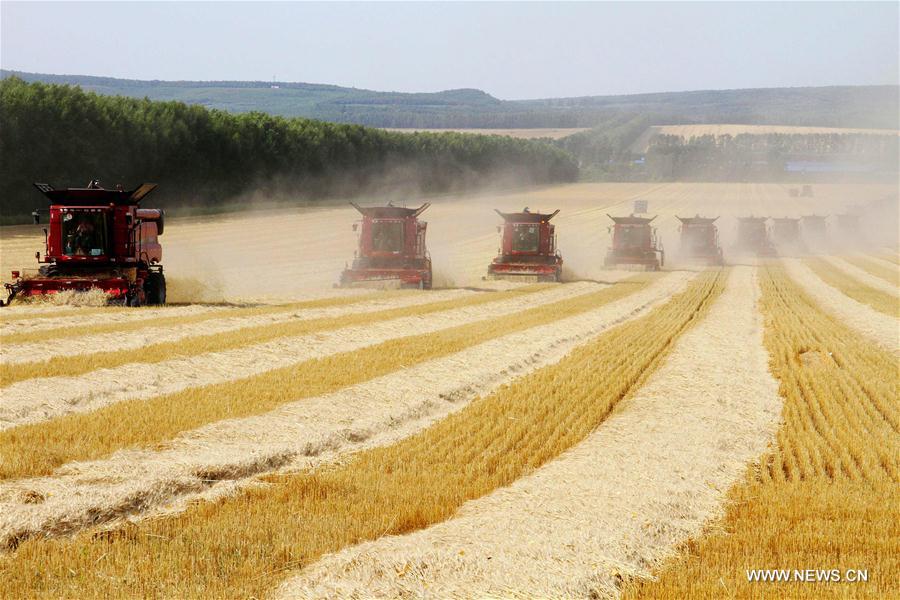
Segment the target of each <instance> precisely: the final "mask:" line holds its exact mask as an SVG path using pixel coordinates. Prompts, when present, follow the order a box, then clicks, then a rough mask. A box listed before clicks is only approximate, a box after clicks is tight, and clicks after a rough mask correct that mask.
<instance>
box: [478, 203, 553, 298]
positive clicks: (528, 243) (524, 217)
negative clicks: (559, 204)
mask: <svg viewBox="0 0 900 600" xmlns="http://www.w3.org/2000/svg"><path fill="white" fill-rule="evenodd" d="M494 212H496V213H497V214H498V215H500V217H501V218H502V219H503V226H502V228H498V229H499V230H500V231H502V236H503V237H502V238H501V240H500V251H499V253H498V256H497V257H496V258H495V259H494V260H493V262H491V264H490V265H489V266H488V278H491V279H524V278H529V277H531V278H535V279H537V280H538V281H559V280H560V279H561V277H562V263H563V260H562V256H560V254H559V250H557V248H556V230H555V227H554V226H553V225H551V224H550V219H552V218H553V217H555V216H556V215H557V214H558V213H559V210H555V211H553V212H552V213H550V214H541V213H533V212H529V210H528V208H525V209H524V210H523V211H522V212H517V213H502V212H500V211H499V210H497V209H494Z"/></svg>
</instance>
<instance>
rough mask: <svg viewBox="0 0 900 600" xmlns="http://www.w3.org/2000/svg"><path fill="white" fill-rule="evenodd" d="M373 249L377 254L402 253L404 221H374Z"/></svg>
mask: <svg viewBox="0 0 900 600" xmlns="http://www.w3.org/2000/svg"><path fill="white" fill-rule="evenodd" d="M372 249H373V250H374V251H375V252H394V253H396V252H402V251H403V221H374V222H373V223H372Z"/></svg>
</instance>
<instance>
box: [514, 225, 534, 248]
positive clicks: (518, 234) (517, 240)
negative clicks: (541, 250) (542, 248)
mask: <svg viewBox="0 0 900 600" xmlns="http://www.w3.org/2000/svg"><path fill="white" fill-rule="evenodd" d="M540 238H541V235H540V231H539V228H538V226H537V225H516V226H515V231H514V232H513V239H512V249H513V251H514V252H537V251H538V243H539V242H540Z"/></svg>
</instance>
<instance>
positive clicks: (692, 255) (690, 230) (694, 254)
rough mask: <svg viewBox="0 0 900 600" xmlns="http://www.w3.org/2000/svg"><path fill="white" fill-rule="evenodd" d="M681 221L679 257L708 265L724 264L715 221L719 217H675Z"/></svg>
mask: <svg viewBox="0 0 900 600" xmlns="http://www.w3.org/2000/svg"><path fill="white" fill-rule="evenodd" d="M675 218H677V219H678V220H679V221H681V226H680V227H679V229H680V230H681V249H680V252H679V255H680V257H681V258H683V259H685V260H689V261H694V262H702V263H705V264H708V265H724V264H725V259H724V257H723V256H722V247H721V246H720V245H719V229H718V228H717V227H716V225H715V222H716V220H717V219H718V218H719V217H701V216H700V215H696V216H693V217H679V216H677V215H676V217H675Z"/></svg>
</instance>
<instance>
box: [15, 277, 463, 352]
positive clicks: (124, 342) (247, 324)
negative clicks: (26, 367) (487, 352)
mask: <svg viewBox="0 0 900 600" xmlns="http://www.w3.org/2000/svg"><path fill="white" fill-rule="evenodd" d="M475 293H477V292H473V291H471V290H442V291H434V292H429V293H427V294H411V295H408V296H402V297H399V298H385V299H379V300H370V301H366V302H357V303H355V304H348V305H344V306H331V307H323V308H308V309H297V310H285V311H283V312H274V313H269V314H264V315H255V316H249V317H248V316H244V317H241V316H232V317H229V316H227V315H223V317H222V318H221V319H210V320H208V321H202V322H200V323H188V324H182V325H171V326H168V327H152V325H153V324H152V322H149V321H148V324H147V325H148V326H147V327H146V328H143V329H140V330H138V331H129V332H125V333H123V332H111V333H103V334H98V335H84V336H73V337H67V338H65V340H59V339H52V340H45V341H40V342H32V343H24V344H6V345H4V346H3V347H2V348H0V363H7V364H18V363H26V362H37V361H41V360H46V359H49V358H53V357H56V356H73V355H77V354H90V353H93V352H99V351H103V352H109V351H115V350H132V349H134V348H141V347H143V346H147V345H150V344H161V343H171V342H177V341H179V340H183V339H185V338H189V337H192V336H199V335H211V334H216V333H225V332H227V331H235V330H238V329H244V328H251V327H261V326H264V325H273V324H276V323H288V322H294V321H298V320H299V321H305V320H309V319H322V318H328V317H339V316H342V315H348V314H357V313H365V312H374V311H378V310H386V309H389V308H399V307H403V306H417V305H420V304H427V303H429V302H441V301H443V300H455V299H457V298H462V297H464V296H470V295H472V294H475ZM165 316H174V315H168V314H166V315H165ZM86 325H87V324H86ZM86 329H87V327H86Z"/></svg>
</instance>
